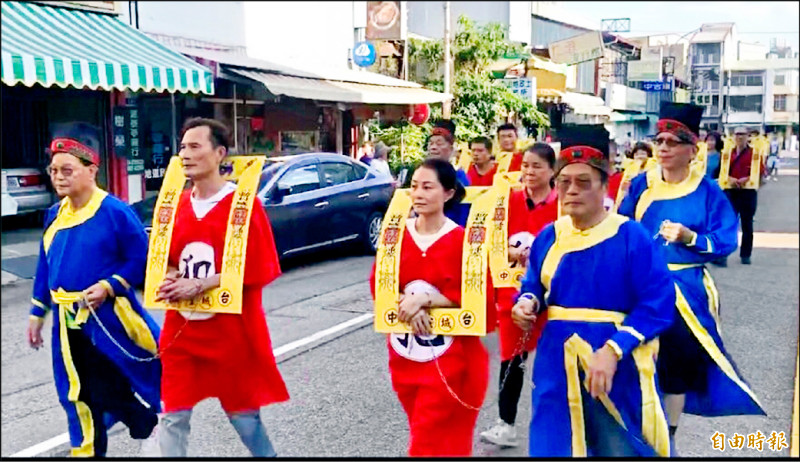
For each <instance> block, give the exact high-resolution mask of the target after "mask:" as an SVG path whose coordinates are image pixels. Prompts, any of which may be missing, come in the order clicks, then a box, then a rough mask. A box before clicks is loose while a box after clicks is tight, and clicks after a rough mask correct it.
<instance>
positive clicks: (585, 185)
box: [556, 177, 592, 196]
mask: <svg viewBox="0 0 800 462" xmlns="http://www.w3.org/2000/svg"><path fill="white" fill-rule="evenodd" d="M572 183H575V184H576V185H577V186H578V189H579V190H581V191H589V190H590V189H592V180H591V178H575V179H574V180H573V179H572V178H564V177H558V178H556V189H557V190H558V193H559V194H561V195H562V196H563V195H564V194H566V192H567V190H568V189H569V187H570V185H572Z"/></svg>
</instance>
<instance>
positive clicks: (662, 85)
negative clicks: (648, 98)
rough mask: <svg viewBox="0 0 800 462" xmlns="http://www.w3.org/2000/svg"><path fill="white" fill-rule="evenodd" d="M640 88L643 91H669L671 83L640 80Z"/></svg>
mask: <svg viewBox="0 0 800 462" xmlns="http://www.w3.org/2000/svg"><path fill="white" fill-rule="evenodd" d="M642 90H644V91H670V90H672V84H671V83H670V82H658V81H655V82H642Z"/></svg>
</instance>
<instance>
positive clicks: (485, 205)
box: [374, 187, 494, 336]
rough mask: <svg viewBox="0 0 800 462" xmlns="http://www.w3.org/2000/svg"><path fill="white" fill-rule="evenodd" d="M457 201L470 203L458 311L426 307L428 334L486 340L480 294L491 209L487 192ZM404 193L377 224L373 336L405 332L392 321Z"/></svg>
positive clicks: (475, 191) (471, 190)
mask: <svg viewBox="0 0 800 462" xmlns="http://www.w3.org/2000/svg"><path fill="white" fill-rule="evenodd" d="M466 190H467V194H466V197H465V198H464V200H463V201H462V202H464V203H469V204H471V207H470V213H469V218H468V219H467V227H466V231H465V235H464V243H463V257H462V263H461V306H460V307H457V308H435V307H434V308H431V309H430V311H429V313H430V317H431V325H432V326H433V329H432V333H433V334H435V335H474V336H484V335H486V310H487V309H494V307H487V306H486V291H487V289H488V277H489V271H488V270H489V264H488V263H489V246H490V242H491V232H492V228H491V226H490V223H489V220H490V218H491V217H490V213H492V211H493V210H494V209H493V206H494V193H493V189H492V188H485V187H468V188H466ZM411 208H412V201H411V191H410V190H409V189H398V190H396V191H395V193H394V196H393V197H392V201H391V203H390V204H389V209H388V210H387V212H386V215H385V216H384V219H383V227H382V229H381V237H380V241H379V242H378V252H377V255H376V257H375V259H376V265H375V322H374V328H375V332H380V333H387V334H390V333H396V334H405V333H411V328H410V327H409V326H408V324H406V323H402V322H400V320H399V317H398V300H399V297H400V249H401V247H402V243H403V234H404V232H405V227H406V219H407V218H408V216H409V214H410V213H411Z"/></svg>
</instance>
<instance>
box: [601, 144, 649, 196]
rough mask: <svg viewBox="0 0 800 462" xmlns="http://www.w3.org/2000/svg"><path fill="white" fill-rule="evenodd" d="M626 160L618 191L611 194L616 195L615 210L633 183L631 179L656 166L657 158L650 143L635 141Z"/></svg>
mask: <svg viewBox="0 0 800 462" xmlns="http://www.w3.org/2000/svg"><path fill="white" fill-rule="evenodd" d="M625 157H626V161H627V162H625V164H624V165H625V167H624V168H623V171H622V178H621V179H620V181H619V187H617V188H616V192H614V191H612V192H611V196H613V197H614V210H615V211H616V210H617V208H618V207H619V204H620V203H621V202H622V198H624V197H625V194H626V193H627V192H628V188H629V187H630V185H631V180H632V179H634V178H635V177H636V176H637V175H639V174H640V173H643V172H646V171H648V170H650V169H651V168H653V167H655V166H656V160H655V158H653V148H652V147H651V146H650V143H645V142H644V141H638V142H636V143H634V145H633V147H632V148H631V150H630V151H628V152H627V153H626V154H625ZM609 190H611V180H609Z"/></svg>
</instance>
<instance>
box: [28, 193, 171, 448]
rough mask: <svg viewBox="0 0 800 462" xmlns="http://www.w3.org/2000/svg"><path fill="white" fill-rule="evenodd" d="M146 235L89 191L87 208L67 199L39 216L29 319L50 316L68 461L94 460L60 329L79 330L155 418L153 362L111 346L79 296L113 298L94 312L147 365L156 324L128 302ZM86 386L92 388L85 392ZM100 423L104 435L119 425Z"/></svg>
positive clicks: (77, 381)
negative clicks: (92, 292) (103, 293)
mask: <svg viewBox="0 0 800 462" xmlns="http://www.w3.org/2000/svg"><path fill="white" fill-rule="evenodd" d="M147 245H148V244H147V234H146V233H145V231H144V228H143V227H142V224H141V222H140V221H139V219H138V218H137V217H136V215H135V214H134V212H133V210H132V209H131V208H130V207H129V206H128V205H127V204H125V203H123V202H122V201H120V200H119V199H117V198H116V197H114V196H112V195H110V194H107V193H106V192H105V191H102V190H100V189H96V190H95V192H94V194H93V195H92V197H91V199H90V200H89V202H88V203H87V204H86V205H85V206H84V207H83V208H81V209H80V210H78V211H76V212H73V211H72V208H71V207H70V203H69V201H68V200H67V199H64V200H62V201H61V202H60V203H58V204H55V205H54V206H53V207H51V208H50V209H48V210H47V212H46V215H45V233H44V236H43V239H42V242H41V244H40V248H39V261H38V264H37V268H36V277H35V279H34V283H33V298H32V300H31V303H32V308H31V312H30V314H31V316H36V317H44V316H45V315H46V314H47V313H48V312H50V311H53V340H52V350H53V351H52V353H53V357H52V360H53V370H54V376H55V385H56V390H57V392H58V397H59V401H60V402H61V405H62V406H63V407H64V410H65V411H66V413H67V420H68V426H69V436H70V442H71V444H72V448H73V449H72V454H73V455H75V456H79V455H83V456H92V455H94V435H93V432H92V431H90V430H91V429H92V428H93V425H92V416H91V412H90V410H89V408H88V406H87V405H86V403H83V402H81V401H79V399H78V395H79V393H80V388H81V378H80V377H79V376H78V373H77V371H76V369H75V366H74V364H73V361H72V355H71V352H70V345H69V342H68V339H67V329H80V330H81V331H83V334H84V335H85V336H86V338H87V339H89V340H90V341H91V343H92V345H93V346H94V347H96V348H97V349H98V350H99V352H100V353H101V354H103V355H105V356H106V357H107V358H108V359H110V360H111V361H112V362H113V363H114V364H115V365H116V366H117V367H118V368H119V370H120V372H122V374H123V375H124V376H125V377H126V378H127V379H128V382H129V383H130V385H131V388H132V390H133V391H134V392H135V393H137V394H138V395H139V396H140V397H141V399H142V400H143V401H144V402H146V403H147V404H148V405H149V406H150V407H151V408H152V409H154V410H155V411H156V412H158V411H160V379H161V363H160V361H158V360H157V359H156V360H151V361H136V360H133V359H131V358H129V357H127V356H126V355H125V354H124V353H123V352H121V351H120V349H119V347H117V346H116V345H114V344H113V343H112V341H111V340H110V339H109V338H108V336H107V335H106V333H105V332H103V330H102V328H101V327H100V325H99V324H98V322H97V320H96V319H95V318H94V316H92V315H91V314H90V312H89V310H88V309H87V308H85V307H83V308H81V307H80V306H79V304H78V303H77V302H78V301H79V300H80V299H81V294H80V292H81V291H83V290H86V289H88V288H89V287H91V286H92V285H94V284H96V283H98V282H100V281H105V282H103V284H104V285H105V286H106V288H107V289H108V288H110V289H111V290H110V292H113V295H111V296H109V297H108V298H107V299H106V300H105V302H104V303H103V304H102V305H101V306H100V307H98V308H96V309H95V312H96V314H97V316H98V317H99V318H100V320H101V321H102V323H103V325H104V326H105V327H106V329H108V331H109V333H110V334H111V336H113V337H114V339H115V340H116V341H117V342H118V343H119V344H120V345H121V346H122V347H123V348H125V349H126V350H127V351H128V352H129V353H130V354H131V355H133V356H136V357H138V358H152V357H153V355H155V354H156V352H157V345H158V343H157V340H158V336H159V333H160V332H159V327H158V324H156V322H155V321H154V320H153V319H152V318H151V317H150V315H149V314H147V313H146V312H145V311H144V310H143V309H142V306H141V305H140V303H139V301H138V300H137V299H136V296H135V292H134V291H135V287H137V286H139V285H141V284H142V282H143V281H144V273H145V266H146V261H147ZM84 385H85V386H91V384H84ZM118 420H119V419H117V418H116V417H115V416H114V415H110V414H107V413H106V415H105V421H106V423H107V425H108V428H110V426H111V425H112V424H113V422H116V421H118Z"/></svg>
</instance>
